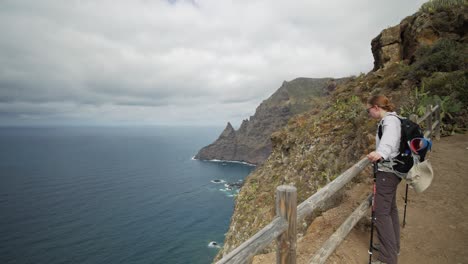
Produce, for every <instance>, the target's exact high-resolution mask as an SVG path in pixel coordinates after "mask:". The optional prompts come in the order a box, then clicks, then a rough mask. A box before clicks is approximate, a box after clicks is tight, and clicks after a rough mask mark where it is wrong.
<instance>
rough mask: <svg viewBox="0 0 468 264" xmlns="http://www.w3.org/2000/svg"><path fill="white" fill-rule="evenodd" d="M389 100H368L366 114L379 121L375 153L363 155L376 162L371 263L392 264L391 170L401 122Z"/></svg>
mask: <svg viewBox="0 0 468 264" xmlns="http://www.w3.org/2000/svg"><path fill="white" fill-rule="evenodd" d="M394 108H395V107H394V105H393V104H392V103H391V102H390V100H389V99H388V98H387V97H385V96H383V95H377V96H373V97H371V98H370V99H369V101H368V105H367V113H368V114H369V116H370V117H371V118H373V119H376V120H380V121H379V126H378V129H377V136H376V150H375V151H372V152H371V153H369V154H368V155H367V158H368V159H369V160H370V161H372V162H378V171H377V177H376V194H375V200H374V201H375V226H376V229H377V237H378V238H379V241H380V248H379V253H380V254H379V257H378V260H377V261H374V262H372V263H376V264H379V263H386V264H396V263H397V259H398V252H400V221H399V219H398V210H397V204H396V191H397V186H398V184H399V183H400V181H401V178H399V177H398V176H397V175H396V174H395V173H394V170H393V168H392V166H391V165H392V159H393V158H394V157H396V156H397V155H398V154H399V153H398V149H399V146H400V135H401V122H400V120H399V119H398V117H396V113H395V112H394Z"/></svg>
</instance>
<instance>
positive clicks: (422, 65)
mask: <svg viewBox="0 0 468 264" xmlns="http://www.w3.org/2000/svg"><path fill="white" fill-rule="evenodd" d="M434 2H436V3H440V2H441V3H442V4H440V5H437V6H428V4H425V5H423V6H422V7H421V10H420V11H419V12H417V13H416V14H414V15H412V16H409V17H407V18H405V19H404V20H403V21H402V22H401V23H400V24H399V25H397V26H395V27H392V28H389V29H386V30H384V31H382V33H381V34H379V36H377V37H376V38H375V39H374V40H372V52H373V54H374V58H375V61H374V65H375V67H374V70H373V71H371V72H369V73H368V74H362V75H360V76H358V77H356V78H353V79H351V80H349V81H347V82H346V83H343V84H342V85H339V86H338V87H337V89H336V90H335V91H334V92H332V94H331V95H330V96H329V97H327V98H324V99H323V100H324V101H325V102H324V103H323V104H321V106H320V110H317V109H314V110H313V111H307V112H303V113H301V114H299V115H295V116H293V117H292V118H291V120H290V121H289V122H288V124H287V125H286V126H285V127H283V128H281V129H279V130H278V131H276V132H274V133H273V134H272V137H271V140H272V153H271V155H270V156H269V157H268V159H267V160H266V161H265V162H264V163H263V164H262V165H261V166H258V167H257V168H256V170H255V171H254V172H252V173H251V174H250V175H249V176H248V177H247V178H246V181H245V184H244V186H243V187H242V189H241V191H240V193H239V196H238V197H237V199H236V204H235V209H234V214H233V216H232V218H231V224H230V227H229V231H228V232H227V234H226V238H225V241H224V247H223V249H222V250H221V251H220V253H219V254H218V256H217V258H220V257H221V256H223V255H225V254H227V253H228V252H230V251H231V250H233V249H234V248H235V247H237V246H238V245H239V244H241V243H242V242H243V241H245V240H247V239H248V238H250V237H251V236H252V235H253V234H255V233H256V232H257V231H258V230H260V229H261V228H263V227H264V226H265V225H266V224H267V223H268V222H269V221H271V219H272V218H273V217H274V215H275V209H274V193H275V188H276V186H278V185H281V184H289V185H294V186H296V188H297V189H298V203H300V202H302V201H304V200H305V199H306V198H307V197H309V196H310V195H312V194H313V193H315V192H316V191H317V190H318V189H319V188H320V187H322V186H324V185H326V184H327V183H328V182H330V181H331V180H333V179H334V178H335V177H336V176H337V175H339V174H340V173H341V172H342V171H344V169H346V168H349V167H350V166H351V165H352V164H354V163H355V162H357V161H358V160H359V159H360V158H362V157H364V155H365V154H366V153H368V152H369V151H371V150H372V149H373V148H374V137H375V127H376V124H375V122H374V121H371V120H369V118H368V117H367V114H366V112H365V103H366V100H367V98H368V97H369V96H371V95H374V94H385V95H387V96H388V97H390V98H391V100H392V101H393V102H394V103H395V104H396V106H397V108H398V112H399V113H400V114H402V115H405V116H407V115H409V114H411V113H416V114H421V109H424V108H425V106H426V105H427V104H433V103H435V102H436V101H439V102H440V103H441V104H442V115H443V122H444V126H443V129H444V133H445V134H450V133H454V132H457V131H460V130H461V131H466V128H467V125H468V121H467V120H468V90H467V89H468V85H467V84H468V66H467V61H468V49H467V45H466V44H467V38H466V29H467V28H468V27H467V15H468V8H467V5H466V3H465V2H466V1H465V2H464V1H431V2H430V3H429V4H433V3H434ZM444 3H449V4H444ZM356 181H362V178H360V177H357V178H356V180H355V182H356ZM352 184H354V183H352ZM339 202H340V196H339V195H338V196H337V197H336V199H335V200H333V201H332V203H339ZM332 205H333V204H332ZM311 220H312V219H311V218H309V219H306V220H305V221H304V223H298V226H299V227H300V228H305V227H306V226H307V225H308V223H310V221H311ZM299 233H301V230H299ZM299 235H300V234H299ZM268 250H269V249H266V251H268Z"/></svg>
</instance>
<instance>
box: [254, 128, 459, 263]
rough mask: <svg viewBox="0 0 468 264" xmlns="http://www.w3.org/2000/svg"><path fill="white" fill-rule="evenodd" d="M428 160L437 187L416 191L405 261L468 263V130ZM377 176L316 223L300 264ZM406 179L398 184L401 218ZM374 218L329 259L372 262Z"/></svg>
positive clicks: (300, 251) (441, 144)
mask: <svg viewBox="0 0 468 264" xmlns="http://www.w3.org/2000/svg"><path fill="white" fill-rule="evenodd" d="M428 159H429V160H430V161H431V163H432V167H433V169H434V180H433V182H432V185H431V186H430V187H429V188H428V189H427V190H426V191H425V192H424V193H421V194H417V193H415V192H414V191H413V190H411V189H410V191H409V192H408V197H409V199H408V208H407V223H406V227H405V228H402V229H401V254H400V256H399V260H398V263H400V264H419V263H423V264H442V263H450V264H458V263H460V264H462V263H463V264H468V190H467V188H468V134H464V135H454V136H450V137H445V138H442V139H441V140H440V141H435V142H434V146H433V151H432V152H431V153H430V155H429V157H428ZM371 182H372V179H371V176H370V174H369V178H368V179H367V178H366V179H365V180H364V182H363V183H360V184H356V185H355V186H354V187H353V188H352V189H350V190H347V191H346V199H345V201H344V202H343V203H342V204H341V205H340V206H338V207H336V208H333V209H331V210H329V211H327V212H325V213H324V214H323V215H322V216H320V217H318V218H316V219H315V220H314V222H313V223H312V224H311V225H310V227H309V229H308V231H307V233H306V234H305V236H304V237H301V238H299V240H298V245H297V263H298V264H308V263H309V260H310V258H311V257H312V256H313V254H314V253H315V252H316V250H317V249H318V248H319V247H320V246H321V245H322V244H323V243H324V242H325V241H326V240H327V239H328V237H329V236H330V235H331V234H332V233H333V232H334V231H335V230H336V229H337V228H338V227H339V225H341V223H343V221H344V220H345V219H346V218H347V217H348V215H349V214H350V213H351V212H352V211H353V210H354V208H356V207H357V206H358V205H359V203H360V202H361V201H363V200H364V198H365V197H366V196H367V195H368V194H369V193H370V191H371ZM404 195H405V182H404V181H402V182H401V183H400V185H399V187H398V197H397V198H398V201H397V202H398V209H399V212H400V222H402V219H403V209H404ZM368 218H370V213H369V217H366V219H363V220H361V221H360V222H359V223H358V225H357V226H356V227H355V228H354V229H353V230H352V231H351V233H350V234H349V235H348V236H347V237H346V239H345V240H344V241H343V243H342V244H341V245H340V246H339V247H338V248H337V250H336V251H335V253H333V254H332V255H331V256H330V258H329V259H328V261H327V263H329V264H335V263H336V264H341V263H345V264H364V263H368V258H369V255H368V254H367V249H368V247H369V234H370V228H369V223H370V220H368ZM254 263H258V264H260V263H261V264H264V263H276V260H275V253H270V254H265V255H259V256H257V257H255V259H254Z"/></svg>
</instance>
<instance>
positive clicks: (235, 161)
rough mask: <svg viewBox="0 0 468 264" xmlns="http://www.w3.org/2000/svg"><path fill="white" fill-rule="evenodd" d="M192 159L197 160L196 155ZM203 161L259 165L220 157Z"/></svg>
mask: <svg viewBox="0 0 468 264" xmlns="http://www.w3.org/2000/svg"><path fill="white" fill-rule="evenodd" d="M192 160H197V159H195V156H193V157H192ZM201 161H207V162H218V163H220V162H221V163H224V162H227V163H237V164H243V165H247V166H252V167H256V166H257V165H255V164H252V163H248V162H245V161H237V160H219V159H212V160H201Z"/></svg>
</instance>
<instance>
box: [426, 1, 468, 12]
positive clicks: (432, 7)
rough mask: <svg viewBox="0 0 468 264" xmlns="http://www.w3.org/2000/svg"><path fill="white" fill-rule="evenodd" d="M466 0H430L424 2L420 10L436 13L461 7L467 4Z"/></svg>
mask: <svg viewBox="0 0 468 264" xmlns="http://www.w3.org/2000/svg"><path fill="white" fill-rule="evenodd" d="M465 1H466V0H430V1H428V2H426V3H424V4H423V5H422V6H421V8H420V11H421V12H424V13H435V12H440V11H443V10H447V9H452V8H460V7H463V5H466V3H465Z"/></svg>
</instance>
